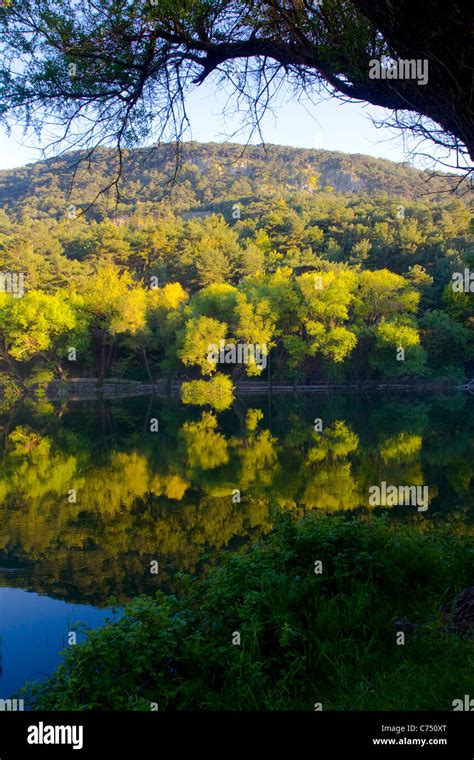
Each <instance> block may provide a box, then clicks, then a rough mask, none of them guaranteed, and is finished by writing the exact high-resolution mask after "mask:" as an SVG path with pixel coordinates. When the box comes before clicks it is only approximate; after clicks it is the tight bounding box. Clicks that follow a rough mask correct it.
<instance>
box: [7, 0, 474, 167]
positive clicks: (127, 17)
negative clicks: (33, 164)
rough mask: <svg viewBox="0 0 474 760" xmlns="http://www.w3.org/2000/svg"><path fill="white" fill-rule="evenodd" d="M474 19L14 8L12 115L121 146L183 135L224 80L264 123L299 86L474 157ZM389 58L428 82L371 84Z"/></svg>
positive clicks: (291, 5)
mask: <svg viewBox="0 0 474 760" xmlns="http://www.w3.org/2000/svg"><path fill="white" fill-rule="evenodd" d="M468 14H469V11H468V10H467V8H466V6H465V5H464V4H463V3H461V2H459V0H455V1H453V2H450V3H445V2H442V1H441V0H433V2H431V3H430V7H429V13H427V12H426V3H425V2H424V0H411V2H410V3H406V2H405V0H379V2H377V3H373V2H372V0H324V2H322V3H321V2H319V1H316V0H264V1H263V2H262V1H261V0H258V2H256V0H218V2H208V0H192V1H191V0H160V1H159V2H157V3H144V2H142V0H117V1H116V2H114V3H110V1H109V0H94V1H92V0H71V1H70V2H69V0H54V1H52V2H50V1H48V2H47V1H46V0H15V2H13V3H9V4H8V5H7V4H4V5H3V7H2V8H1V9H0V24H1V27H2V35H1V37H2V45H1V51H0V52H1V56H0V62H1V66H0V68H1V75H0V102H1V103H2V106H1V110H0V116H1V118H2V119H3V121H4V122H5V123H7V124H8V123H10V122H11V120H17V121H19V120H20V121H23V122H24V123H26V124H27V125H31V126H35V127H39V128H40V127H42V126H45V125H46V124H47V123H51V122H53V123H55V124H56V125H57V126H58V127H62V128H63V130H64V131H63V134H62V136H60V137H58V143H63V142H64V141H66V142H68V143H69V144H71V143H73V144H74V145H76V146H80V145H82V146H88V147H95V146H96V145H97V144H99V143H104V142H107V141H109V142H110V140H113V141H114V142H115V144H116V145H117V146H118V147H119V149H122V148H123V147H127V146H129V145H131V144H133V143H136V142H138V141H142V140H143V139H144V138H146V137H150V136H151V135H155V137H158V138H159V139H161V138H164V137H166V136H170V135H172V136H173V137H174V138H176V137H180V136H181V135H182V134H183V131H184V130H185V127H186V124H187V115H186V111H185V106H184V103H185V96H186V95H187V93H188V92H189V91H191V90H192V89H193V88H195V87H196V86H198V85H199V84H201V83H202V82H204V81H205V80H206V79H207V78H208V77H210V76H211V75H215V76H216V77H217V79H218V81H219V85H220V86H223V85H224V84H225V83H227V84H228V85H229V87H230V88H231V90H232V91H233V92H234V93H235V94H236V95H237V96H238V97H240V100H241V101H242V100H244V101H245V100H246V102H247V104H248V108H249V116H250V123H251V124H253V126H254V127H255V126H257V127H258V124H259V121H260V118H261V116H262V114H263V112H264V111H265V109H266V108H267V106H268V104H269V102H270V101H271V100H272V97H273V96H274V95H275V93H276V92H278V90H279V88H280V87H281V85H282V82H283V81H284V80H286V81H289V82H290V83H291V84H292V85H294V87H295V88H296V90H297V91H299V92H301V91H304V92H306V93H309V94H310V95H314V94H315V93H319V92H325V91H329V92H330V93H331V94H333V95H336V96H337V97H340V98H343V99H346V100H358V101H361V102H365V103H371V104H373V105H376V106H381V107H383V108H386V109H388V110H389V111H391V112H392V113H393V120H394V122H395V124H396V125H398V126H401V127H402V128H404V129H408V130H409V131H410V132H411V133H412V134H413V135H415V136H421V137H428V138H429V139H431V140H432V141H433V142H434V143H435V144H436V145H441V146H444V147H448V148H451V149H454V150H456V151H457V152H458V153H461V154H466V155H467V154H469V155H470V157H471V159H473V158H474V118H473V103H472V98H471V93H472V89H473V87H472V83H473V80H472V77H473V71H474V59H473V58H474V51H473V47H472V39H471V33H472V24H471V23H470V21H469V17H468ZM384 56H385V57H388V58H389V59H391V60H398V59H403V60H414V61H416V60H420V61H421V62H423V61H426V62H427V65H428V71H427V77H426V81H425V80H422V81H420V80H419V79H417V78H414V77H413V76H412V77H403V78H396V79H393V78H388V77H383V76H381V74H380V69H379V76H378V77H375V78H372V77H371V75H370V72H371V61H374V60H376V61H379V62H382V61H383V59H384ZM81 117H82V118H81ZM120 161H121V159H120V158H119V170H120Z"/></svg>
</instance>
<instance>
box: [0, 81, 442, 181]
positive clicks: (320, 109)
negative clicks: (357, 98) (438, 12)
mask: <svg viewBox="0 0 474 760" xmlns="http://www.w3.org/2000/svg"><path fill="white" fill-rule="evenodd" d="M226 101H227V95H226V94H225V93H224V92H222V91H221V93H220V94H217V93H216V89H215V85H214V86H213V83H212V82H210V83H206V84H204V85H203V86H201V87H200V88H199V89H198V90H196V91H194V92H193V93H192V95H191V96H190V97H189V99H188V114H189V116H190V119H191V125H192V133H191V134H190V135H189V137H188V139H191V138H192V139H194V140H196V141H199V142H211V141H214V142H222V141H224V140H225V139H228V140H231V141H233V142H242V143H243V142H245V141H246V137H245V133H242V134H240V135H234V136H233V133H234V132H235V130H236V129H237V128H238V126H239V120H238V118H237V117H236V116H229V117H227V118H226V119H225V120H224V119H223V117H222V110H223V106H224V104H225V102H226ZM384 115H386V114H385V113H384V110H383V109H381V108H376V107H374V106H368V105H363V104H357V103H341V102H339V101H337V100H334V99H326V100H325V101H323V102H319V103H317V104H311V103H309V102H306V103H298V102H296V101H295V100H294V98H292V97H291V95H290V94H287V95H285V96H284V97H281V98H280V99H279V104H278V108H277V109H276V110H275V112H274V114H273V115H272V114H270V113H267V115H266V117H265V119H264V121H263V125H262V126H263V136H264V139H265V142H267V143H274V144H279V145H293V146H295V147H301V148H318V149H325V150H336V151H342V152H344V153H364V154H367V155H370V156H376V157H379V158H388V159H391V160H392V161H406V160H407V159H408V158H409V153H408V148H410V147H413V146H410V145H408V146H404V144H403V139H402V138H401V136H400V134H399V133H396V132H395V131H393V130H390V129H388V128H380V129H377V128H376V127H375V126H374V125H373V123H372V121H371V118H370V117H375V118H376V119H382V118H383V117H384ZM260 141H261V140H260V137H259V136H258V135H255V136H254V138H253V139H252V142H254V143H259V142H260ZM425 151H426V152H427V153H429V154H430V155H431V153H430V151H432V147H431V146H429V145H425ZM40 158H41V154H40V151H39V148H38V143H33V142H32V141H31V139H28V138H27V137H25V136H24V135H23V134H22V133H21V131H20V130H15V131H14V134H13V135H12V136H10V137H7V136H6V135H5V134H4V133H3V132H0V169H10V168H14V167H17V166H23V165H25V164H26V163H29V162H32V161H37V160H39V159H40ZM414 165H415V166H418V167H419V168H431V166H429V162H428V163H427V161H426V159H425V160H422V159H417V158H416V157H415V159H414ZM439 168H440V169H441V168H442V167H439Z"/></svg>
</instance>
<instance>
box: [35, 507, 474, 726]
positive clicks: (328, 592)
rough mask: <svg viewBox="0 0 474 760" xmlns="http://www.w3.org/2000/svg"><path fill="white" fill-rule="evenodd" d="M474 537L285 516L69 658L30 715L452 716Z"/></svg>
mask: <svg viewBox="0 0 474 760" xmlns="http://www.w3.org/2000/svg"><path fill="white" fill-rule="evenodd" d="M428 528H429V529H428ZM471 533H472V531H471V529H470V528H469V527H468V526H467V525H464V526H463V525H462V524H461V523H460V522H459V521H456V520H455V521H453V522H451V523H450V522H448V523H446V522H443V523H435V522H433V523H430V524H429V526H428V525H427V524H426V521H425V520H423V521H418V520H413V521H411V522H410V523H406V524H398V523H392V524H391V523H389V522H387V521H386V520H384V519H383V518H370V519H367V520H365V521H362V520H359V519H357V520H347V519H344V518H343V517H341V516H318V515H315V514H310V515H308V516H306V517H304V518H303V519H301V520H299V521H298V522H295V521H294V520H293V519H292V518H291V517H290V516H289V515H286V516H283V517H281V518H280V519H279V520H277V527H276V528H275V529H274V530H273V531H272V533H271V534H270V536H269V537H268V538H267V539H266V540H263V541H262V542H261V543H260V544H258V545H257V546H254V547H253V548H250V549H248V550H244V551H240V552H238V553H236V554H232V555H227V556H225V557H224V560H223V563H222V564H221V566H220V567H218V568H216V569H214V570H212V571H211V572H210V573H209V575H208V577H204V578H202V579H197V578H195V577H193V576H190V575H184V574H183V575H182V576H181V581H180V589H179V590H178V593H177V595H176V596H174V595H165V594H164V593H162V592H158V594H157V595H156V597H148V596H140V597H137V598H136V599H134V600H133V601H132V603H131V604H129V605H128V606H127V607H126V609H125V612H124V614H123V616H122V617H121V618H120V620H119V621H118V622H116V623H109V624H108V625H106V626H105V627H104V628H102V629H100V630H95V631H91V632H90V633H89V635H88V637H87V641H86V642H85V643H84V644H80V645H79V644H78V645H77V646H75V647H67V648H66V653H65V658H64V664H63V665H62V666H61V667H60V668H59V670H58V671H57V672H56V673H55V675H54V676H53V677H52V678H51V679H49V680H48V681H46V682H45V683H43V684H42V685H41V686H39V687H37V689H36V690H34V693H33V694H32V695H31V694H30V698H32V706H33V708H34V709H42V710H145V711H149V710H150V709H158V706H159V709H160V711H161V710H219V709H220V710H309V711H313V710H452V709H453V704H454V700H457V699H459V698H462V696H463V695H464V694H465V693H468V692H469V688H470V682H469V681H470V670H471V668H470V666H469V662H472V658H473V648H472V640H470V638H469V635H470V634H472V627H471V628H469V629H466V628H465V627H463V626H461V625H458V617H459V615H457V606H456V605H457V599H458V595H459V594H460V592H462V591H463V590H465V589H467V588H469V587H470V586H472V585H473V583H474V576H473V573H472V565H471V564H470V563H469V557H470V554H471V551H472V550H471V548H470V547H471V542H472V535H471ZM464 617H465V618H466V620H467V622H468V623H469V620H470V618H469V614H468V616H467V617H466V615H464ZM453 620H456V625H455V626H453ZM461 622H462V621H461ZM464 622H466V621H464ZM470 625H471V626H472V620H471V623H470ZM153 705H155V706H153Z"/></svg>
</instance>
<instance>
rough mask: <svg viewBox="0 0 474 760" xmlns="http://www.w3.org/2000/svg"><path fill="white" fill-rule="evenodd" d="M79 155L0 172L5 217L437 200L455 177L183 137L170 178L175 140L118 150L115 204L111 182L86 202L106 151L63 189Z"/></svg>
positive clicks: (109, 170) (110, 170) (104, 170)
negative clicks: (383, 197)
mask: <svg viewBox="0 0 474 760" xmlns="http://www.w3.org/2000/svg"><path fill="white" fill-rule="evenodd" d="M81 158H84V154H81V153H78V152H72V153H68V154H66V155H65V156H63V157H61V158H53V159H49V160H47V161H40V162H37V163H34V164H28V165H27V166H24V167H22V168H19V169H11V170H6V171H0V208H2V209H4V210H5V211H6V212H7V214H8V216H9V217H10V218H11V219H12V220H15V219H16V220H20V219H22V218H24V217H25V215H26V216H28V217H29V218H31V217H32V216H33V217H36V218H46V217H55V218H56V219H59V218H61V217H63V216H64V213H65V210H66V209H67V207H68V205H69V204H75V205H76V206H77V207H78V208H83V209H86V208H87V209H88V213H87V215H88V217H89V218H96V219H100V218H103V216H104V215H108V214H109V213H117V212H118V213H119V214H125V215H128V214H130V213H134V212H135V211H136V210H137V209H139V210H140V211H142V212H147V211H151V210H152V208H153V206H155V204H156V203H157V202H159V201H160V200H162V199H163V198H164V197H165V198H167V199H168V200H169V201H171V202H172V205H173V207H174V209H175V211H178V212H180V211H189V210H192V209H199V208H201V209H203V208H204V209H208V210H216V211H218V210H220V209H219V207H215V204H222V203H225V202H226V201H227V202H229V201H235V200H238V199H248V198H250V197H259V198H264V197H273V196H275V195H276V196H278V195H283V194H288V193H294V192H299V191H300V192H301V191H302V192H304V193H315V192H317V191H318V189H321V190H327V189H328V188H332V189H333V190H334V192H335V193H345V194H368V195H379V194H387V195H388V196H389V197H392V198H393V197H403V198H406V199H411V200H416V199H423V200H426V201H428V202H431V201H445V200H447V199H449V198H450V197H452V196H451V194H450V193H448V192H447V191H448V190H449V189H450V188H452V187H453V185H454V184H456V183H457V181H458V179H459V178H458V177H456V176H455V175H443V176H436V177H432V178H431V179H430V173H429V172H422V171H419V170H417V169H413V168H412V167H410V166H409V165H408V164H396V163H393V162H391V161H387V160H385V159H377V158H372V157H369V156H364V155H349V154H345V153H337V152H330V151H322V150H309V149H301V148H291V147H285V146H279V145H267V146H249V147H247V148H246V150H245V151H244V152H243V147H242V146H241V145H236V144H230V143H225V144H216V143H210V144H199V143H186V144H185V145H184V146H183V155H182V160H181V163H180V168H179V172H178V175H177V177H176V181H173V179H174V176H175V171H176V146H175V145H172V144H168V145H162V146H159V147H158V148H155V149H154V150H153V151H150V149H135V150H130V151H126V152H125V153H124V158H123V169H122V177H121V181H120V183H119V186H118V187H119V192H120V201H119V204H118V206H116V195H115V187H112V188H111V189H110V190H109V192H108V193H106V194H105V195H103V196H102V197H101V199H100V200H99V201H98V202H97V203H95V204H94V206H93V208H88V207H89V206H90V204H92V203H93V201H94V199H95V198H96V196H97V194H98V193H99V192H100V191H101V190H104V188H105V187H107V185H108V184H109V183H110V182H111V180H113V178H114V177H115V176H116V173H117V157H116V154H115V153H114V151H112V150H109V149H103V148H102V149H98V150H97V152H96V153H95V154H94V156H93V158H92V160H91V161H85V160H84V161H82V162H81V163H79V169H78V171H77V173H76V176H75V178H74V186H73V188H72V192H71V179H72V177H73V172H74V169H75V166H76V164H77V163H78V161H79V159H81Z"/></svg>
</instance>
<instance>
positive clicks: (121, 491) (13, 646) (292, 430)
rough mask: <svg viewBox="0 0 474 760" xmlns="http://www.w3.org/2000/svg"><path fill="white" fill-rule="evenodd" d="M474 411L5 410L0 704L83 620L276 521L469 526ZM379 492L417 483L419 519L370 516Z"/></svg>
mask: <svg viewBox="0 0 474 760" xmlns="http://www.w3.org/2000/svg"><path fill="white" fill-rule="evenodd" d="M473 412H474V396H472V395H470V394H469V393H465V394H453V395H444V396H443V395H429V396H427V395H422V396H421V395H420V396H418V395H414V394H412V393H409V394H408V393H407V394H404V395H396V396H394V395H384V394H377V393H372V394H366V395H362V394H360V395H359V394H357V395H356V394H346V395H322V394H317V395H312V396H294V395H288V396H283V395H280V396H273V397H269V396H259V397H247V396H246V397H243V398H240V399H237V400H236V402H235V403H234V405H233V407H232V409H230V410H229V411H227V412H224V413H222V414H219V415H215V414H212V413H210V412H205V411H204V412H203V411H202V410H200V409H198V408H196V407H185V406H183V405H181V404H180V403H179V402H178V401H170V400H168V401H163V400H158V399H152V400H151V401H150V399H149V398H141V399H137V398H134V399H128V400H122V401H111V402H107V401H105V402H99V401H93V402H92V401H89V402H76V403H70V404H69V405H58V404H50V403H48V402H45V401H38V402H34V403H33V402H28V403H27V404H23V405H22V406H21V407H20V408H16V409H13V410H10V411H5V410H4V412H3V414H2V416H1V417H0V636H1V643H2V651H1V654H2V663H1V666H2V667H1V669H0V698H6V697H8V696H11V695H12V694H13V693H14V692H15V691H16V690H17V689H18V688H19V687H20V686H22V685H23V684H24V683H25V681H29V680H34V679H42V678H44V677H46V676H47V675H48V674H49V673H50V672H52V670H54V668H55V667H56V666H57V665H58V663H59V662H60V658H61V655H60V652H61V650H62V649H64V648H65V647H66V646H68V636H69V634H70V632H71V631H74V630H75V628H76V626H77V623H78V622H79V621H81V622H83V623H85V624H86V625H88V626H91V627H95V626H98V625H101V624H103V622H104V621H105V619H106V618H111V619H114V617H116V616H117V615H118V614H119V612H114V611H113V610H112V609H111V608H112V607H113V608H120V606H121V605H122V604H123V603H125V602H126V601H127V600H129V599H131V598H132V597H133V596H136V595H137V594H140V593H147V594H151V593H153V591H154V590H155V589H156V588H159V587H160V588H163V589H165V590H170V591H172V590H173V585H174V578H175V577H176V574H177V573H178V572H183V571H184V572H186V573H193V574H196V573H199V572H204V571H205V569H206V568H207V567H209V566H210V565H212V564H213V563H214V562H216V561H217V558H218V555H219V552H221V551H222V550H228V549H233V548H237V547H239V546H241V545H243V544H247V543H252V544H253V543H255V542H257V541H258V540H259V538H260V537H262V536H263V535H264V534H265V533H266V532H268V531H269V530H270V528H271V526H272V521H273V519H274V515H275V511H278V510H291V511H292V512H293V513H294V514H295V516H298V514H302V513H303V512H304V511H305V510H319V511H321V512H325V511H328V510H329V511H336V510H337V511H341V512H342V511H344V512H346V511H347V512H350V513H351V514H355V515H357V516H358V515H360V516H363V515H364V514H366V513H367V511H368V510H372V511H375V512H380V511H381V510H382V511H385V512H387V514H388V517H389V519H395V520H400V519H406V518H407V516H409V517H410V518H411V519H416V520H426V521H427V522H429V521H430V520H432V519H433V518H435V519H452V518H454V517H456V516H460V517H462V518H463V519H469V518H470V517H472V515H473V514H474V456H473V454H474V414H473ZM152 418H154V419H156V420H158V425H156V424H155V425H150V420H151V419H152ZM156 427H158V430H157V431H155V432H152V428H153V429H154V430H155V429H156ZM382 482H384V483H386V484H393V485H396V486H401V485H404V486H411V485H415V486H427V487H428V493H429V498H428V509H427V510H426V511H423V513H421V512H419V511H418V510H417V508H416V506H412V505H411V506H410V505H408V506H407V505H404V504H398V505H397V504H395V505H392V506H390V507H383V506H382V507H377V506H370V503H369V489H370V488H371V486H374V485H378V484H380V483H382ZM156 563H158V564H156ZM157 567H158V573H154V572H151V569H152V568H155V569H156V568H157ZM81 636H82V634H80V633H78V634H77V641H80V640H81Z"/></svg>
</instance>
